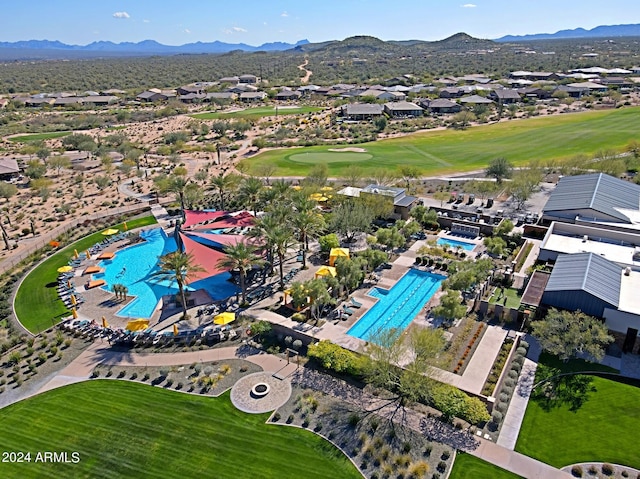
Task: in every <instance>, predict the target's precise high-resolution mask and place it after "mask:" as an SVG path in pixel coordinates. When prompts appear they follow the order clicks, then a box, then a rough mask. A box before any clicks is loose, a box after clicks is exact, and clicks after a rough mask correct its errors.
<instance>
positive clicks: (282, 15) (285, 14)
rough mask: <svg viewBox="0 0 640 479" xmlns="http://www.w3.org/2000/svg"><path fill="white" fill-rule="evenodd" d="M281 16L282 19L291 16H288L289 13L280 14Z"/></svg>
mask: <svg viewBox="0 0 640 479" xmlns="http://www.w3.org/2000/svg"><path fill="white" fill-rule="evenodd" d="M280 16H281V17H288V16H289V14H288V13H287V12H282V13H281V14H280Z"/></svg>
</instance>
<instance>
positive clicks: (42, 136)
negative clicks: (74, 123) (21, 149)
mask: <svg viewBox="0 0 640 479" xmlns="http://www.w3.org/2000/svg"><path fill="white" fill-rule="evenodd" d="M70 134H71V132H70V131H54V132H51V133H34V134H33V135H21V136H14V137H12V138H9V141H13V142H19V141H20V142H22V143H26V142H28V141H41V140H51V139H53V138H62V137H63V136H67V135H70Z"/></svg>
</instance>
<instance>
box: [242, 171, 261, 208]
mask: <svg viewBox="0 0 640 479" xmlns="http://www.w3.org/2000/svg"><path fill="white" fill-rule="evenodd" d="M263 188H264V185H263V184H262V180H261V179H260V178H256V177H255V176H250V177H249V178H245V179H244V180H243V181H242V183H241V184H240V189H239V190H238V199H239V200H240V202H241V203H242V204H243V205H244V206H246V207H247V208H250V209H251V210H252V211H253V214H254V216H255V215H257V213H258V203H259V201H260V192H261V191H262V189H263Z"/></svg>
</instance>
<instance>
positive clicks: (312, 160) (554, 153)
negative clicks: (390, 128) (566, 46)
mask: <svg viewBox="0 0 640 479" xmlns="http://www.w3.org/2000/svg"><path fill="white" fill-rule="evenodd" d="M638 131H640V108H638V107H633V108H623V109H617V110H604V111H588V112H583V113H571V114H564V115H555V116H545V117H535V118H530V119H523V120H509V121H503V122H500V123H496V124H491V125H482V126H476V127H473V128H469V129H467V130H437V131H426V132H420V133H413V134H409V135H406V136H403V137H398V138H391V139H384V140H379V141H376V142H369V143H360V144H358V145H353V146H356V147H358V148H359V149H361V150H362V151H361V152H360V153H358V152H354V151H348V152H347V151H332V150H336V149H339V148H345V146H336V145H331V146H328V145H325V146H312V147H304V148H287V149H275V150H269V151H265V152H263V153H261V154H258V155H256V156H254V157H253V158H251V159H245V160H243V162H244V163H245V166H248V171H249V172H250V173H251V172H252V170H254V169H257V166H258V165H264V164H271V165H273V166H275V167H276V168H277V169H276V172H275V175H276V176H304V175H306V174H307V173H308V172H309V170H310V169H311V168H312V167H313V166H315V165H317V164H322V163H324V164H326V165H327V167H328V170H329V175H330V176H341V175H345V174H346V173H347V172H348V169H349V168H350V167H352V166H355V165H357V166H358V167H359V168H361V169H362V170H363V171H364V172H367V171H369V172H371V171H373V170H375V169H378V168H386V169H393V168H399V167H400V166H404V165H410V166H415V167H417V168H418V169H420V171H421V172H422V174H423V175H432V174H442V173H452V172H460V171H471V170H477V169H482V168H484V167H485V166H486V165H487V164H488V163H489V162H490V161H491V160H493V159H495V158H497V157H504V158H506V159H507V160H509V161H510V162H511V163H513V164H515V165H523V164H526V163H528V162H530V161H532V160H537V161H545V162H547V161H561V160H563V159H567V158H570V157H572V156H575V155H578V154H585V155H588V156H592V155H594V154H595V153H597V152H598V151H599V150H606V149H614V150H622V149H623V148H624V147H625V146H626V145H627V144H628V143H629V142H630V141H631V140H637V139H639V137H640V135H639V134H638Z"/></svg>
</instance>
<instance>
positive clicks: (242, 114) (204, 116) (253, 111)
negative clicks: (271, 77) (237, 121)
mask: <svg viewBox="0 0 640 479" xmlns="http://www.w3.org/2000/svg"><path fill="white" fill-rule="evenodd" d="M321 110H322V108H318V107H313V106H298V107H293V108H287V107H279V108H278V115H279V116H280V115H298V114H301V113H314V112H316V111H321ZM275 114H276V109H275V107H272V106H265V107H259V108H247V109H246V110H240V111H234V112H232V113H221V112H215V111H209V112H205V113H195V114H193V115H189V116H191V117H192V118H196V119H198V120H219V119H227V120H228V119H231V118H252V119H257V118H263V117H265V116H274V115H275Z"/></svg>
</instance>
